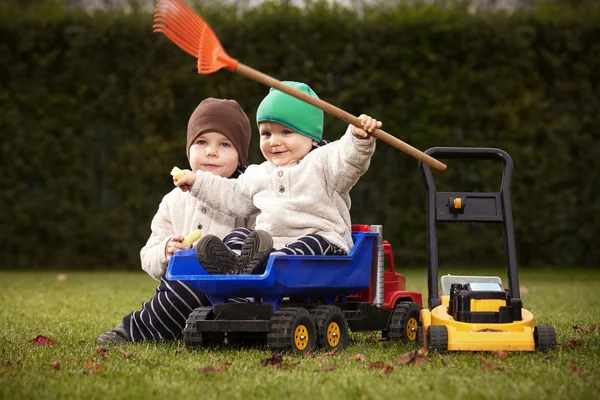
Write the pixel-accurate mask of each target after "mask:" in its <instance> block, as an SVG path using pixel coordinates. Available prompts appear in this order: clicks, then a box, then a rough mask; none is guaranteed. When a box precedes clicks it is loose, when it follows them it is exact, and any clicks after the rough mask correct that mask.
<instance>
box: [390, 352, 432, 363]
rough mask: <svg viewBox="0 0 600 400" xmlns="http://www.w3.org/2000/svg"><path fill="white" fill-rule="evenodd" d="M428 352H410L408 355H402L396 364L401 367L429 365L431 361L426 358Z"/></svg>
mask: <svg viewBox="0 0 600 400" xmlns="http://www.w3.org/2000/svg"><path fill="white" fill-rule="evenodd" d="M426 352H427V350H426V349H425V350H424V351H423V349H419V350H413V351H409V352H408V353H404V354H402V355H401V356H400V357H398V358H397V359H396V364H399V365H421V364H427V363H428V362H429V361H428V360H427V359H426V358H425V353H426Z"/></svg>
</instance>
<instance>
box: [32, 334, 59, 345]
mask: <svg viewBox="0 0 600 400" xmlns="http://www.w3.org/2000/svg"><path fill="white" fill-rule="evenodd" d="M29 343H31V344H35V345H38V346H54V345H55V344H56V342H55V341H54V340H52V339H48V338H47V337H46V336H42V335H37V336H36V337H34V338H33V339H31V340H30V341H29Z"/></svg>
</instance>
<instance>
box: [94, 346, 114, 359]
mask: <svg viewBox="0 0 600 400" xmlns="http://www.w3.org/2000/svg"><path fill="white" fill-rule="evenodd" d="M94 350H96V353H98V355H99V356H100V358H102V359H104V358H106V357H107V354H106V353H107V352H108V351H109V350H110V349H108V348H106V347H96V348H95V349H94Z"/></svg>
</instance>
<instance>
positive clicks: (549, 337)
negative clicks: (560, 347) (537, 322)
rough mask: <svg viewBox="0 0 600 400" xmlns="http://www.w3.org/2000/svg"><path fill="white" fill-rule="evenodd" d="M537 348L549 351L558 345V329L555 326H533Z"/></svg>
mask: <svg viewBox="0 0 600 400" xmlns="http://www.w3.org/2000/svg"><path fill="white" fill-rule="evenodd" d="M533 340H534V341H535V349H536V350H539V351H548V350H551V349H553V348H555V347H556V331H555V330H554V327H553V326H536V327H535V328H533Z"/></svg>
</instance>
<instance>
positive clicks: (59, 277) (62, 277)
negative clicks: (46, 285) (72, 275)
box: [56, 274, 67, 282]
mask: <svg viewBox="0 0 600 400" xmlns="http://www.w3.org/2000/svg"><path fill="white" fill-rule="evenodd" d="M56 280H57V281H58V282H64V281H66V280H67V274H58V275H56Z"/></svg>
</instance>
